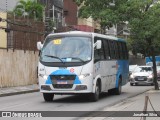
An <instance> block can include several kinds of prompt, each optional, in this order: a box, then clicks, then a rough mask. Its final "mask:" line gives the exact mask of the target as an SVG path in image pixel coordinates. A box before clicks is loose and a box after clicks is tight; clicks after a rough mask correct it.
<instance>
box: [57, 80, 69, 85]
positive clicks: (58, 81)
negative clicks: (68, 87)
mask: <svg viewBox="0 0 160 120" xmlns="http://www.w3.org/2000/svg"><path fill="white" fill-rule="evenodd" d="M57 84H67V81H66V80H57Z"/></svg>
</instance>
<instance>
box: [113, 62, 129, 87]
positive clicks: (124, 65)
mask: <svg viewBox="0 0 160 120" xmlns="http://www.w3.org/2000/svg"><path fill="white" fill-rule="evenodd" d="M117 62H118V70H117V76H116V88H118V82H119V78H120V75H121V76H122V85H124V84H126V82H127V80H128V74H129V73H128V71H129V68H128V64H129V63H128V60H118V61H117Z"/></svg>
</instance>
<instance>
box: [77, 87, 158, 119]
mask: <svg viewBox="0 0 160 120" xmlns="http://www.w3.org/2000/svg"><path fill="white" fill-rule="evenodd" d="M144 110H146V111H148V113H146V114H145V115H146V116H147V117H146V119H145V118H143V117H145V115H144V113H143V111H144ZM94 114H95V113H94ZM89 116H92V115H89ZM80 120H160V90H154V89H152V90H149V91H147V92H145V93H143V94H140V95H138V96H135V97H132V98H128V99H125V100H123V101H121V102H119V103H117V104H115V105H113V106H110V107H106V108H104V109H103V110H102V112H99V113H97V115H96V117H85V118H81V119H80Z"/></svg>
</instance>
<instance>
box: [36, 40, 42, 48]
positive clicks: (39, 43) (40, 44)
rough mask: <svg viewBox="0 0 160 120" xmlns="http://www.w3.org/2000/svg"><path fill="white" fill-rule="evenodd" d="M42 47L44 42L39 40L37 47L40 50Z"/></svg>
mask: <svg viewBox="0 0 160 120" xmlns="http://www.w3.org/2000/svg"><path fill="white" fill-rule="evenodd" d="M42 47H43V44H42V43H41V42H40V41H39V42H37V49H38V50H41V49H42Z"/></svg>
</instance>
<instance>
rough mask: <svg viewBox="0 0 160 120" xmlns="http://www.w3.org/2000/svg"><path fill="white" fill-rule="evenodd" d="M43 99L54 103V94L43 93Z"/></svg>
mask: <svg viewBox="0 0 160 120" xmlns="http://www.w3.org/2000/svg"><path fill="white" fill-rule="evenodd" d="M43 98H44V100H45V101H46V102H50V101H53V98H54V94H53V93H43Z"/></svg>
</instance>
